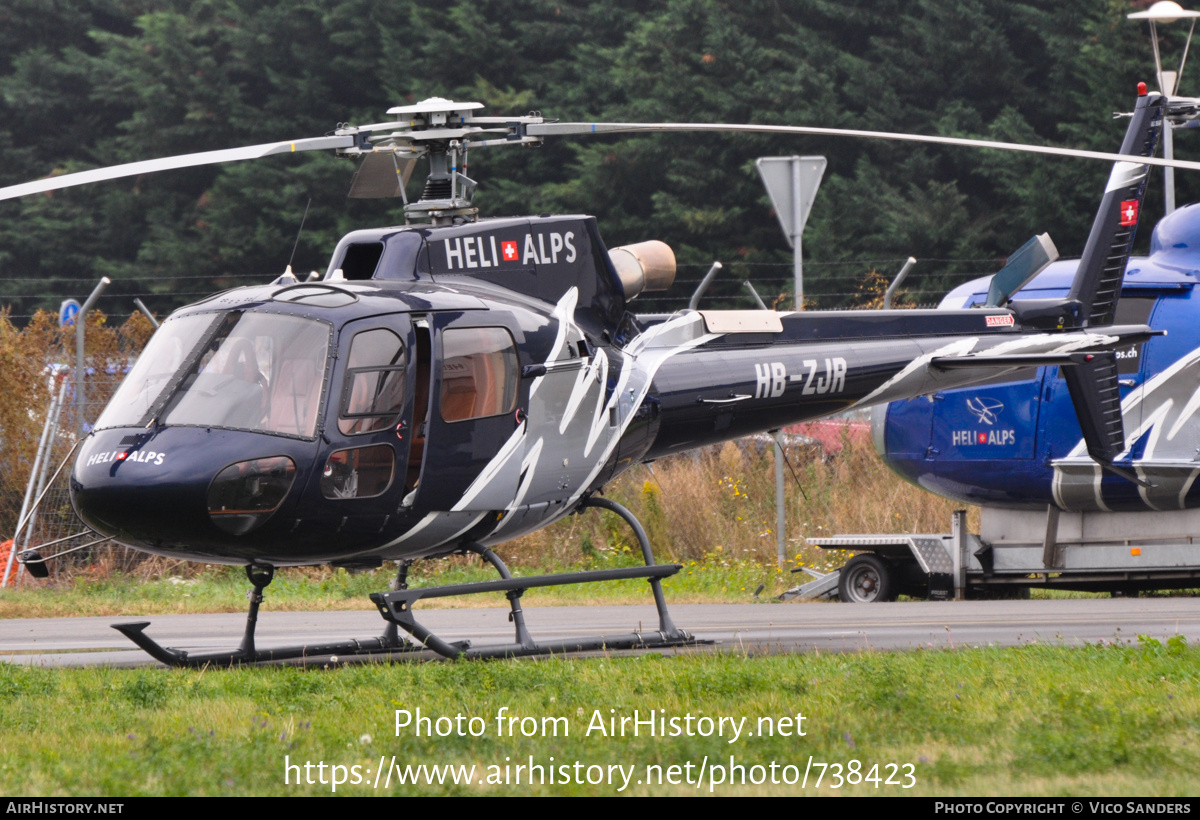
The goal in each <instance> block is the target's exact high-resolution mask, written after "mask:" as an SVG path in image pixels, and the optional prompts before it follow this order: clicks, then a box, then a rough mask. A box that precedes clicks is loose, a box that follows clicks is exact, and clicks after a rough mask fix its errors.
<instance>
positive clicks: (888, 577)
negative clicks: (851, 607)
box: [838, 553, 896, 604]
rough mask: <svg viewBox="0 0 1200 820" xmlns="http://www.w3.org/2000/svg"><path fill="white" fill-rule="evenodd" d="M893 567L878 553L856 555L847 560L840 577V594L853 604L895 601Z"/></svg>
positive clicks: (843, 598)
mask: <svg viewBox="0 0 1200 820" xmlns="http://www.w3.org/2000/svg"><path fill="white" fill-rule="evenodd" d="M892 575H893V573H892V569H891V567H889V566H888V565H887V563H885V562H884V560H883V559H882V558H880V557H879V556H877V555H871V554H869V553H867V554H863V555H856V556H854V557H853V558H851V559H850V560H849V561H847V562H846V566H844V567H842V572H841V575H840V577H839V578H838V595H839V596H840V597H841V599H842V600H843V601H846V602H847V603H851V604H871V603H875V602H876V601H894V600H895V599H896V592H895V590H894V586H895V580H894V579H893V577H892Z"/></svg>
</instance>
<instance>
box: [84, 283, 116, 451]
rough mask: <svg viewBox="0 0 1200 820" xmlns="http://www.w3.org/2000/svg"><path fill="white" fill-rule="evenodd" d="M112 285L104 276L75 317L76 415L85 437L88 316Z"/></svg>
mask: <svg viewBox="0 0 1200 820" xmlns="http://www.w3.org/2000/svg"><path fill="white" fill-rule="evenodd" d="M111 284H112V280H111V279H109V278H108V277H107V276H102V277H101V278H100V281H99V282H97V283H96V287H95V288H94V289H93V290H92V295H91V296H89V297H88V298H87V301H86V302H84V303H83V307H81V308H80V309H79V314H78V315H77V316H76V317H75V413H76V415H77V416H78V431H79V435H83V434H84V432H86V431H85V430H84V427H85V426H86V424H87V422H86V421H84V418H83V408H84V406H85V402H84V382H86V381H87V370H86V367H87V365H86V364H85V362H84V355H83V333H84V328H85V327H86V325H87V314H88V311H89V310H91V307H92V305H94V304H95V303H96V300H97V299H99V298H100V294H101V293H103V292H104V289H105V288H106V287H108V286H109V285H111Z"/></svg>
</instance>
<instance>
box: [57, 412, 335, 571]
mask: <svg viewBox="0 0 1200 820" xmlns="http://www.w3.org/2000/svg"><path fill="white" fill-rule="evenodd" d="M305 445H308V447H311V444H310V443H307V442H297V441H292V440H287V439H280V438H279V437H274V436H264V435H260V434H255V433H244V432H238V431H232V430H212V429H206V428H167V429H162V430H157V431H155V432H153V433H146V432H143V431H130V430H105V431H101V432H99V433H95V434H93V435H92V436H90V437H89V438H88V439H87V440H86V441H85V442H84V444H83V445H82V447H81V449H80V453H79V456H78V458H77V459H76V461H75V466H74V469H73V471H72V475H71V500H72V503H73V504H74V506H75V510H76V512H77V513H78V514H79V517H80V518H81V519H83V521H84V523H86V524H87V525H88V526H89V527H92V528H93V529H95V530H96V531H97V532H100V533H102V534H103V535H107V536H109V537H111V538H114V539H116V540H118V541H120V542H121V543H124V544H127V545H129V546H132V547H136V548H140V549H145V550H147V551H151V552H159V553H170V554H173V555H179V556H181V557H182V556H185V555H187V556H191V557H200V558H204V559H209V558H213V557H222V558H225V559H229V558H231V557H236V553H238V547H237V544H236V541H235V542H234V544H233V546H231V539H236V538H238V537H241V536H245V535H247V534H249V533H251V532H253V531H255V530H257V529H259V528H261V527H262V526H263V525H264V524H266V523H267V522H268V521H269V520H270V519H271V518H272V517H273V516H274V515H275V514H276V513H277V512H278V510H279V509H280V508H281V506H283V505H284V504H285V502H286V500H287V499H288V497H289V494H290V492H291V490H292V488H293V486H294V484H295V482H296V476H297V464H298V463H301V464H302V463H305V462H304V458H303V457H304V455H305V454H306V453H305V452H304V447H305ZM255 453H262V455H261V456H255V455H254V454H255Z"/></svg>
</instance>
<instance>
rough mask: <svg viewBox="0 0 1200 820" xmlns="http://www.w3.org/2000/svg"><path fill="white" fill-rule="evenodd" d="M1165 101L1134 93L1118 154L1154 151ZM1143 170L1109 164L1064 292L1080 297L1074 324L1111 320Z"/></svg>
mask: <svg viewBox="0 0 1200 820" xmlns="http://www.w3.org/2000/svg"><path fill="white" fill-rule="evenodd" d="M1143 87H1144V86H1143ZM1164 103H1165V98H1164V97H1163V96H1162V95H1161V94H1156V93H1150V94H1143V95H1142V96H1140V97H1138V101H1137V106H1136V107H1135V108H1134V112H1133V117H1132V119H1131V120H1130V121H1129V128H1128V129H1127V130H1126V132H1125V140H1124V142H1122V143H1121V153H1122V154H1130V155H1135V156H1143V157H1149V156H1152V155H1153V154H1154V149H1155V147H1156V146H1157V144H1158V138H1159V134H1160V133H1161V131H1162V124H1163V111H1164ZM1148 171H1149V168H1148V166H1146V165H1141V164H1138V163H1136V162H1118V163H1115V164H1114V165H1113V169H1112V174H1111V175H1109V178H1108V185H1107V186H1105V189H1104V198H1103V199H1102V200H1101V201H1100V208H1099V210H1098V211H1097V212H1096V219H1095V221H1094V222H1093V223H1092V230H1091V233H1090V234H1088V239H1087V245H1085V246H1084V250H1083V256H1082V257H1081V258H1080V260H1079V269H1078V271H1077V272H1076V274H1075V281H1074V282H1073V283H1072V284H1071V292H1070V294H1068V296H1067V299H1068V301H1071V300H1074V301H1077V302H1078V303H1079V306H1080V315H1078V316H1077V317H1076V321H1077V323H1078V325H1077V326H1084V327H1095V326H1097V325H1110V324H1112V322H1113V314H1114V312H1115V311H1116V306H1117V300H1118V299H1119V298H1120V296H1121V280H1122V279H1123V278H1124V276H1125V264H1126V263H1127V262H1128V261H1129V252H1130V250H1131V249H1132V247H1133V240H1134V235H1135V234H1136V232H1137V223H1138V217H1139V215H1140V213H1141V209H1142V197H1143V196H1144V194H1145V193H1146V178H1147V176H1148Z"/></svg>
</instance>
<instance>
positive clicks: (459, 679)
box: [0, 638, 1200, 796]
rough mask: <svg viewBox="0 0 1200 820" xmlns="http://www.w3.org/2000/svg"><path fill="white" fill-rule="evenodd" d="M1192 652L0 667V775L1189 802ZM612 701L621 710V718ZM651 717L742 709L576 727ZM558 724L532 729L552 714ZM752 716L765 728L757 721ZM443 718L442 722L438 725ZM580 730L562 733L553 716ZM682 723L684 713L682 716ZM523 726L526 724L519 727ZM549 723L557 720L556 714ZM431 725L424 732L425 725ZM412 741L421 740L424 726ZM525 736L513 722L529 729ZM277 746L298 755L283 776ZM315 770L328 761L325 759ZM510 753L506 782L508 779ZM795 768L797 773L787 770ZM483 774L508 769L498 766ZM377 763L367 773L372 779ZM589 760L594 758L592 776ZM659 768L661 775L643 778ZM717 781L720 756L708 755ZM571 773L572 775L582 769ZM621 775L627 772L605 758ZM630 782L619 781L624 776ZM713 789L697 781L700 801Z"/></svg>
mask: <svg viewBox="0 0 1200 820" xmlns="http://www.w3.org/2000/svg"><path fill="white" fill-rule="evenodd" d="M1198 683H1200V651H1197V650H1196V649H1192V648H1189V647H1187V646H1186V644H1185V643H1184V641H1183V639H1181V638H1180V639H1172V640H1171V641H1168V642H1167V644H1166V645H1163V644H1160V643H1158V642H1157V641H1150V640H1143V641H1142V642H1140V643H1139V644H1137V645H1126V646H1095V647H1087V648H1084V649H1067V648H1056V647H1046V646H1029V647H1022V648H1018V649H979V650H967V651H956V652H950V651H917V652H909V653H895V654H893V653H876V652H867V653H862V654H858V655H818V654H808V655H792V656H770V657H757V658H748V657H746V656H743V655H738V654H721V655H715V656H714V655H687V654H685V655H680V656H673V655H667V656H664V655H660V654H650V655H645V656H641V657H619V658H598V659H547V660H539V661H516V662H509V661H500V662H490V663H477V662H464V663H428V664H397V665H391V666H387V665H364V666H345V667H338V668H336V669H327V668H320V669H300V668H276V667H272V668H258V669H236V670H221V671H217V670H211V669H210V670H199V671H197V670H159V669H149V668H146V669H137V670H127V669H120V670H118V669H105V668H95V669H81V670H72V669H39V668H25V667H19V666H11V665H7V664H0V704H3V706H2V708H0V738H3V741H2V742H0V777H2V778H3V781H2V782H3V783H4V786H3V792H4V793H5V794H8V795H111V796H132V795H184V794H192V795H201V794H203V795H221V794H255V795H302V794H312V795H320V794H330V793H332V791H333V786H332V784H331V783H328V782H327V783H326V784H325V785H322V784H320V783H319V782H318V783H315V784H313V785H309V784H307V783H302V784H300V785H297V784H296V779H297V775H302V774H303V772H304V770H303V764H304V762H306V761H309V762H311V763H312V764H313V767H312V768H311V769H310V773H311V776H312V778H313V779H314V780H319V779H320V777H321V776H322V774H323V775H324V777H325V779H326V780H327V781H329V780H331V778H332V773H333V770H332V769H331V768H330V766H332V765H334V764H336V765H339V766H342V767H345V768H344V769H342V770H339V771H340V772H341V773H342V774H341V776H343V777H345V778H347V779H349V778H352V777H353V776H354V772H355V770H354V769H352V768H351V767H353V766H358V767H359V769H358V770H357V772H358V775H359V777H360V778H366V779H367V780H368V783H366V784H357V785H355V784H351V783H348V782H347V783H343V784H341V785H340V786H339V787H338V790H337V793H338V794H350V795H368V794H392V795H402V794H471V795H477V794H514V795H519V794H530V793H536V794H595V795H606V794H613V793H615V792H616V790H617V786H613V785H608V784H607V783H601V784H596V785H587V784H583V785H579V784H576V783H568V784H555V785H549V784H534V785H532V786H530V785H527V784H526V783H524V782H523V783H522V784H521V785H515V784H513V783H512V778H513V777H514V776H515V769H513V768H512V767H515V765H516V764H518V763H526V762H528V759H529V757H530V756H532V757H533V758H534V761H535V763H539V764H541V765H543V766H545V767H548V766H549V765H550V758H551V757H553V758H554V764H555V765H556V766H562V765H566V766H569V767H573V765H574V763H575V762H576V761H580V762H581V763H583V764H584V768H583V769H581V771H583V772H584V774H585V775H586V773H587V769H586V766H589V765H597V766H605V767H607V766H609V765H622V766H626V767H628V766H633V767H634V776H633V778H632V779H631V782H630V785H629V787H628V788H627V789H626V793H635V794H660V795H662V794H696V793H698V792H697V789H696V787H695V785H694V783H693V784H687V783H679V784H677V785H670V784H663V785H658V784H657V783H655V784H654V785H647V784H645V783H643V784H641V785H638V784H637V780H638V779H643V780H644V779H645V776H646V771H647V766H655V765H657V766H660V767H661V771H662V773H663V774H664V776H665V775H666V773H667V772H668V767H670V766H679V767H681V768H680V769H679V775H680V777H681V778H684V777H686V775H687V771H688V770H687V769H686V768H685V767H686V765H687V764H689V763H690V764H691V765H692V769H691V775H692V779H693V780H694V779H695V777H696V774H697V771H698V769H699V767H700V766H701V763H702V761H704V759H705V758H707V766H709V767H711V766H712V765H713V764H719V765H722V766H724V767H725V770H726V773H725V774H726V779H728V769H729V759H730V756H733V757H734V758H736V762H737V763H739V764H741V765H744V766H745V767H746V772H747V777H748V778H755V777H756V776H757V775H760V774H765V775H766V776H767V777H768V778H769V777H770V771H769V769H764V770H753V769H752V768H751V767H752V766H754V765H760V766H770V764H771V763H775V764H777V767H778V768H777V774H778V775H788V776H792V775H796V774H799V775H802V774H803V772H804V770H805V768H806V767H807V765H808V761H809V758H810V757H811V758H812V759H813V760H814V761H816V762H818V763H821V762H824V763H841V764H843V765H850V761H852V760H856V761H859V762H860V764H861V771H862V772H863V773H866V774H869V773H870V772H871V770H872V767H873V766H874V765H875V764H877V763H878V764H880V769H879V770H877V771H881V772H882V773H883V774H884V776H885V779H886V775H887V774H889V773H891V772H893V771H896V770H889V769H888V768H887V765H886V764H889V763H893V764H898V766H899V771H898V772H897V777H896V778H895V779H899V780H904V781H907V778H906V777H904V775H905V773H906V771H907V769H906V768H904V767H905V766H906V765H907V764H911V771H912V773H913V779H914V780H915V786H914V787H913V788H911V789H907V790H906V789H903V788H900V787H898V786H887V785H880V786H879V787H876V786H875V785H874V784H870V783H867V784H864V783H859V784H857V785H849V784H846V785H844V786H843V787H842V788H840V789H833V788H831V786H832V777H831V774H830V773H827V774H826V776H825V778H824V782H823V783H822V784H821V787H820V788H819V789H818V788H816V787H815V779H816V769H812V770H810V774H809V783H808V788H807V789H805V790H803V792H802V791H801V789H800V786H799V785H792V786H789V785H784V784H780V785H771V783H770V782H769V779H768V782H766V783H764V784H762V785H753V784H751V783H747V784H746V785H745V786H743V785H741V784H740V783H736V784H734V785H733V786H730V785H729V784H728V783H727V782H726V783H724V784H717V785H715V786H711V788H713V789H714V790H715V792H716V793H719V794H801V793H808V794H826V795H831V794H836V793H843V794H859V795H874V794H889V795H890V794H919V795H938V796H950V795H984V794H986V795H1016V794H1021V795H1090V796H1100V795H1131V794H1136V795H1194V794H1196V793H1198V792H1200V765H1198V764H1200V746H1198V744H1200V741H1198V740H1197V729H1198V728H1200V687H1198V685H1197V684H1198ZM418 708H419V709H420V710H421V714H422V716H425V717H432V718H433V719H434V720H436V719H437V718H438V717H447V718H454V717H455V716H457V715H460V714H461V715H462V716H463V718H464V724H463V728H464V731H467V730H468V729H469V728H471V727H469V726H468V725H467V724H466V723H465V721H466V720H469V719H470V718H473V717H474V718H479V719H480V721H478V722H476V724H475V726H474V728H475V729H476V730H479V729H480V727H481V726H482V728H483V731H482V735H481V736H479V737H472V736H469V735H467V736H459V735H458V734H456V733H454V732H453V731H452V732H451V734H450V735H449V736H446V737H429V736H422V737H417V736H416V735H415V734H414V732H413V730H412V728H411V727H409V728H403V729H401V730H400V733H399V735H397V732H396V710H407V711H408V712H409V713H412V714H415V712H416V710H417V709H418ZM502 708H507V710H508V711H507V713H506V714H508V715H511V716H516V717H525V718H535V719H536V720H535V721H533V722H529V721H527V722H526V723H525V724H524V725H525V726H526V728H527V729H531V730H532V729H533V727H534V725H535V723H536V724H537V726H538V729H537V731H534V732H533V735H534V736H531V737H522V736H517V737H508V736H497V723H496V719H495V718H496V715H497V712H498V711H499V710H500V709H502ZM610 710H612V711H610ZM634 710H638V711H639V712H640V714H641V715H642V716H643V717H644V716H645V715H646V713H647V712H648V711H649V710H656V711H655V714H656V715H657V714H665V715H666V716H668V717H679V718H680V719H681V720H682V719H685V716H686V715H688V714H691V715H692V716H693V717H694V718H700V717H708V718H718V719H719V718H721V717H726V718H733V719H739V718H742V717H744V718H747V722H746V724H745V725H744V727H743V731H745V730H749V731H754V732H755V735H754V736H747V735H745V734H743V735H742V737H741V738H740V739H738V740H736V741H735V742H732V743H731V742H729V740H730V737H729V735H728V734H727V735H726V736H725V737H716V736H714V737H708V738H705V737H700V736H692V737H689V736H678V737H666V738H664V737H647V736H646V735H645V734H644V732H643V734H642V736H640V737H631V736H626V737H605V736H602V735H600V734H598V733H597V732H596V731H593V732H592V734H591V736H587V735H586V734H585V731H586V729H587V728H588V726H589V724H590V723H592V721H593V720H594V719H595V717H596V716H599V718H601V719H604V720H607V719H608V718H609V717H611V716H621V715H632V713H633V711H634ZM797 714H803V715H804V717H805V720H804V722H803V724H802V727H803V729H804V730H805V731H806V735H805V736H803V737H799V736H794V735H793V734H792V731H791V730H792V729H793V728H794V726H795V724H794V723H793V724H792V725H791V726H788V724H787V723H786V722H785V723H783V724H782V728H783V729H784V730H785V731H788V735H787V736H779V735H776V736H774V737H769V736H759V734H758V732H757V731H756V730H757V729H758V728H759V725H760V724H759V720H760V718H766V719H768V720H767V722H770V723H771V724H772V725H774V726H776V727H777V728H779V727H780V722H779V719H781V718H789V717H790V718H792V719H793V720H794V718H795V716H796V715H797ZM555 717H562V718H565V721H564V722H563V723H560V724H559V726H560V736H558V737H544V736H541V728H540V727H541V725H542V724H541V719H542V718H555ZM767 722H763V723H762V727H763V728H765V727H766V726H767ZM449 725H450V724H449V722H443V723H442V724H441V726H442V728H443V729H447V728H448V727H449ZM564 725H565V727H566V729H567V731H568V732H569V734H568V736H562V732H561V727H562V726H564ZM681 725H683V724H681ZM519 726H521V724H520V723H516V724H514V729H516V728H517V727H519ZM547 726H548V724H547ZM430 728H432V727H430ZM422 734H424V735H428V731H424V732H423V733H422ZM517 734H518V735H519V731H518V732H517ZM381 756H382V757H383V758H384V759H385V760H386V761H387V762H389V763H390V760H391V758H392V756H395V760H396V763H397V764H399V765H400V766H401V767H403V766H407V765H413V766H416V765H418V764H427V765H430V764H438V765H442V764H455V765H466V766H470V765H474V766H475V767H476V769H475V773H476V778H480V779H486V778H487V776H488V775H489V774H492V775H494V776H498V777H499V779H500V781H501V782H500V783H498V784H493V785H488V784H486V783H483V784H476V783H473V784H471V785H469V786H468V785H453V784H450V783H447V784H443V785H437V784H435V785H432V786H430V785H420V786H411V785H406V786H400V785H397V783H396V782H395V780H393V783H392V785H391V787H390V788H387V789H384V788H383V782H384V781H383V780H382V779H381V780H380V787H379V788H378V789H375V788H373V787H372V785H371V783H372V782H373V781H374V772H375V770H376V769H377V768H378V767H379V761H380V758H381ZM285 759H286V760H287V761H288V762H289V763H291V764H294V765H296V764H298V765H299V766H300V767H301V768H300V769H298V770H293V771H292V773H291V781H292V782H291V784H290V785H288V784H285V782H284V777H285V770H284V765H285ZM319 762H324V763H325V764H326V768H325V770H324V771H323V772H322V771H321V770H319V769H318V768H317V764H318V763H319ZM506 764H507V765H508V766H509V767H510V768H509V769H508V775H507V776H508V778H509V782H508V784H505V783H504V782H503V780H504V772H505V769H504V767H505V765H506ZM786 765H793V766H798V767H799V769H798V770H796V771H795V772H792V771H790V770H785V769H783V768H782V767H783V766H786ZM489 767H498V768H492V769H489ZM367 770H370V772H371V774H370V775H369V776H368V775H366V774H365V772H366V771H367ZM598 771H599V770H592V772H593V774H596V773H597V772H598ZM653 771H657V770H652V772H653ZM708 771H709V773H710V775H711V774H713V773H714V772H715V771H716V770H714V769H711V768H709V769H708ZM571 773H572V774H573V773H574V769H573V768H572V769H571ZM614 774H615V770H614ZM617 785H619V783H618V784H617ZM709 788H710V783H709V782H707V781H706V782H704V783H703V784H702V786H701V788H700V790H699V793H707V791H708V790H709Z"/></svg>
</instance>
